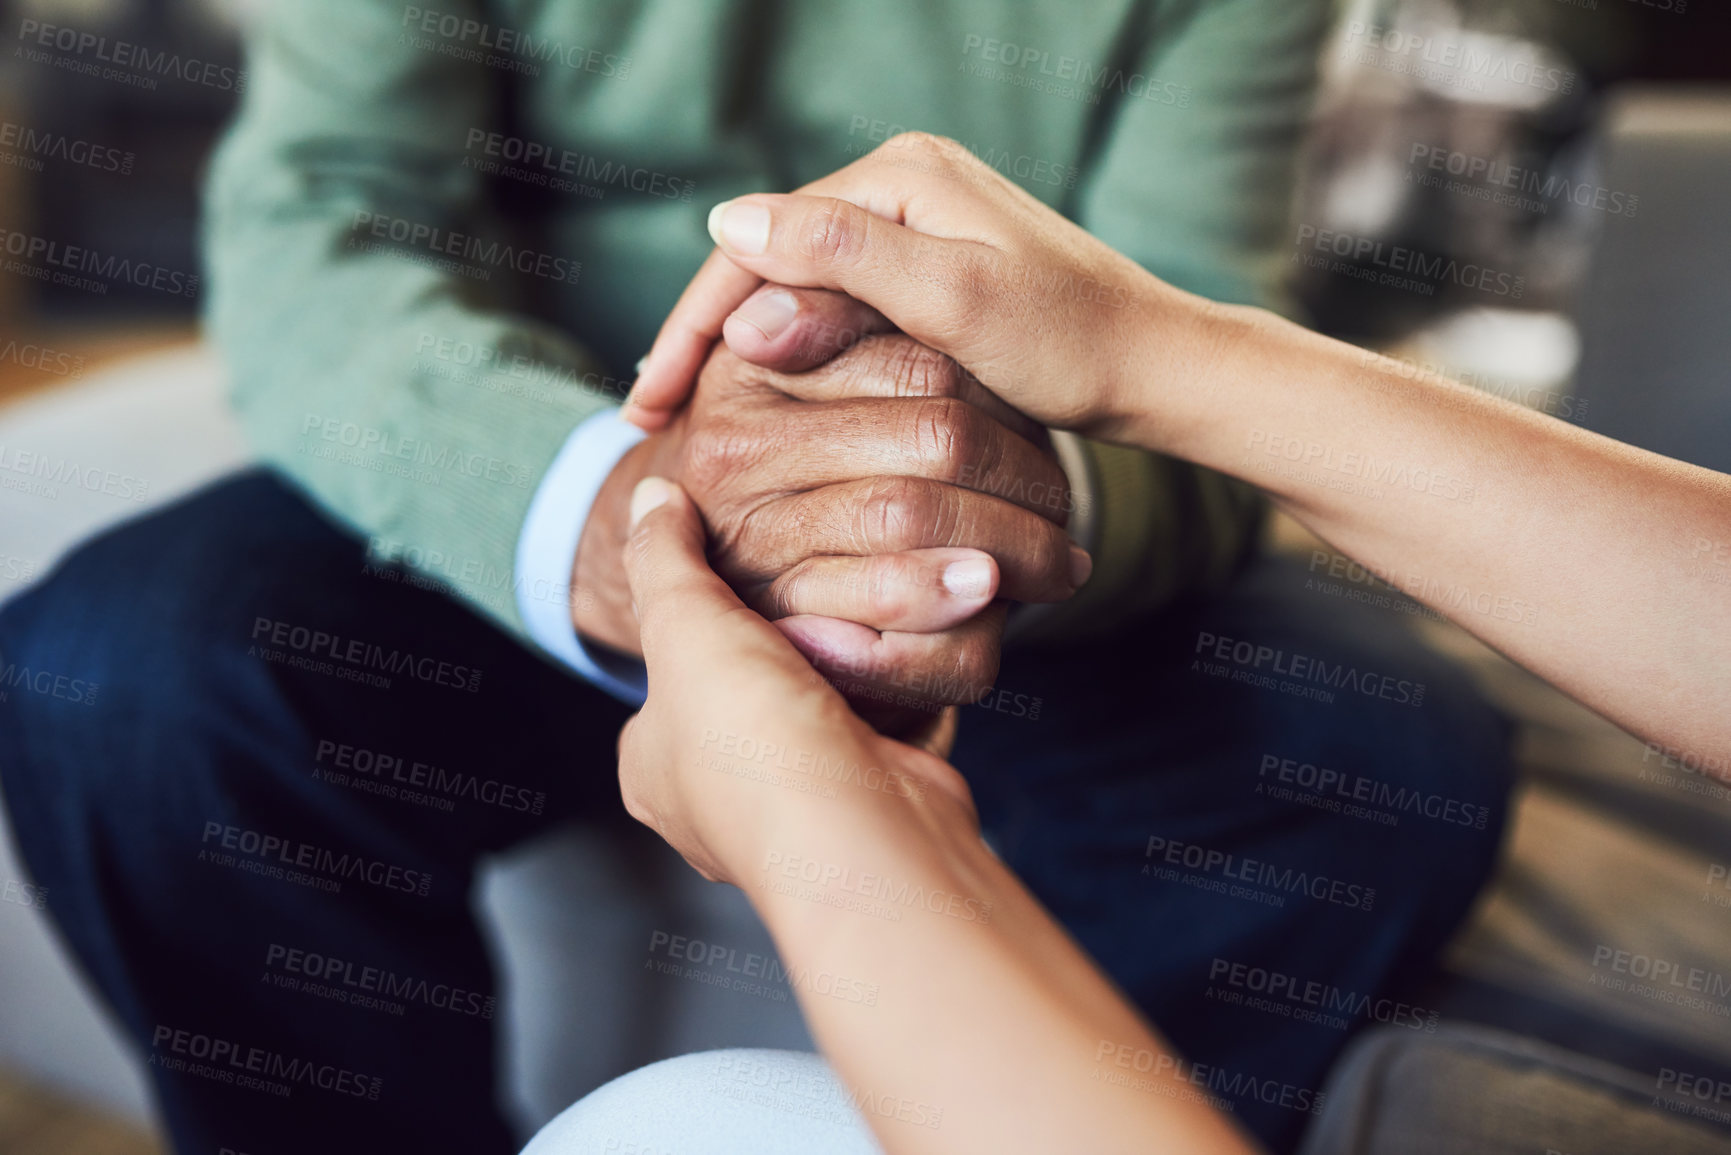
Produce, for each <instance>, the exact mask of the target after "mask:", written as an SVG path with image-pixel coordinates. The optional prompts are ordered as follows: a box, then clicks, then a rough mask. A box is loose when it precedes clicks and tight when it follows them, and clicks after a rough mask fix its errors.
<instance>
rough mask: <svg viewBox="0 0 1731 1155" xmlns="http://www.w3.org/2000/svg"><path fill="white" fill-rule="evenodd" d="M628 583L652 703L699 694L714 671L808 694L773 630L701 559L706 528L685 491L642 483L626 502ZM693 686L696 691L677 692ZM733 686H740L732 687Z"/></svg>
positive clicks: (795, 657) (658, 482) (795, 662)
mask: <svg viewBox="0 0 1731 1155" xmlns="http://www.w3.org/2000/svg"><path fill="white" fill-rule="evenodd" d="M631 522H632V529H631V536H630V537H629V538H628V539H627V540H626V544H625V575H626V579H627V581H628V582H629V583H630V586H631V598H632V602H633V604H634V605H635V608H636V611H637V619H638V623H639V624H640V626H641V629H642V644H643V660H644V662H645V664H646V665H647V666H648V668H649V684H650V696H651V697H654V696H655V695H656V693H657V689H658V687H660V686H662V685H666V684H669V683H672V684H673V685H674V686H675V687H676V690H675V693H674V699H675V700H679V693H678V689H684V688H694V690H695V691H696V692H704V691H705V690H706V689H707V683H708V682H709V681H710V680H712V679H713V678H714V677H715V676H716V675H717V673H718V672H719V671H723V670H725V671H729V672H731V673H733V674H738V673H739V672H740V671H742V670H751V671H752V673H753V676H754V677H757V678H762V677H763V676H767V677H768V678H769V680H770V685H771V686H772V687H773V688H774V689H775V690H776V691H777V692H780V691H786V692H788V693H796V692H799V687H807V688H809V687H810V686H811V677H810V675H811V671H810V669H809V668H808V667H807V665H806V663H805V661H804V660H803V659H801V658H800V656H799V654H798V652H797V651H795V650H794V649H793V647H792V646H790V645H789V644H788V643H787V640H786V638H784V637H783V636H782V635H781V634H780V633H779V632H777V631H776V630H775V628H774V627H772V626H770V625H769V624H768V623H767V622H765V621H764V620H763V619H762V618H761V617H759V616H758V615H757V614H754V613H752V612H751V611H750V610H748V609H747V608H746V607H745V605H744V603H743V602H741V601H740V600H739V597H738V595H736V594H735V593H734V592H733V590H732V589H730V588H729V587H728V585H727V583H726V582H724V581H722V580H721V578H719V577H717V576H716V574H715V571H714V570H712V569H710V567H709V562H708V561H707V559H706V558H705V557H704V531H703V521H702V518H701V517H700V516H699V514H698V512H697V507H696V506H695V505H693V504H692V502H691V498H690V497H689V496H687V495H686V493H685V491H684V490H683V489H681V488H680V487H679V486H677V485H675V484H673V483H672V482H669V481H666V480H664V479H662V478H659V477H649V478H645V479H644V480H643V481H641V482H639V483H638V485H637V488H636V490H635V491H633V493H632V495H631ZM688 680H695V682H696V683H697V686H696V687H689V686H688V685H681V683H687V682H688ZM735 684H738V682H737V679H736V682H735Z"/></svg>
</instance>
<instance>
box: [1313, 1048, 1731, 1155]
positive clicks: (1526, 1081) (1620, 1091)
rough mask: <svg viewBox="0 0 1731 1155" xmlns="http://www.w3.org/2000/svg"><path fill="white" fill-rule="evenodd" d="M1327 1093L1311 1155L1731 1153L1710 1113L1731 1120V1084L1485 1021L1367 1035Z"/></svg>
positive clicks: (1727, 1137) (1728, 1134)
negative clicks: (1605, 1056) (1611, 1057)
mask: <svg viewBox="0 0 1731 1155" xmlns="http://www.w3.org/2000/svg"><path fill="white" fill-rule="evenodd" d="M1661 1080H1664V1081H1665V1082H1666V1084H1667V1086H1665V1087H1661V1086H1660V1085H1659V1084H1660V1082H1661ZM1679 1083H1681V1084H1682V1090H1679V1089H1678V1084H1679ZM1327 1095H1328V1099H1327V1104H1326V1106H1325V1108H1324V1110H1323V1114H1322V1115H1321V1116H1320V1117H1319V1118H1318V1119H1317V1121H1316V1124H1315V1126H1313V1127H1312V1128H1311V1131H1310V1134H1309V1135H1307V1136H1306V1138H1305V1143H1304V1147H1303V1149H1302V1153H1301V1155H1547V1153H1549V1152H1557V1153H1559V1155H1633V1153H1636V1152H1663V1153H1664V1155H1731V1131H1727V1130H1724V1129H1722V1128H1721V1127H1719V1126H1717V1125H1716V1124H1714V1123H1712V1122H1708V1121H1705V1120H1707V1119H1712V1118H1715V1117H1717V1118H1718V1119H1721V1120H1731V1085H1724V1084H1717V1083H1712V1082H1709V1083H1708V1084H1707V1085H1706V1086H1700V1087H1698V1086H1696V1085H1695V1084H1694V1083H1693V1082H1685V1081H1684V1079H1683V1078H1679V1077H1678V1075H1677V1073H1676V1072H1672V1073H1671V1074H1670V1075H1669V1076H1667V1075H1665V1074H1664V1073H1663V1072H1655V1073H1653V1074H1651V1075H1646V1076H1643V1075H1640V1074H1636V1073H1634V1072H1630V1071H1625V1070H1623V1069H1622V1068H1619V1067H1613V1066H1610V1065H1608V1064H1605V1063H1601V1062H1598V1061H1597V1060H1593V1059H1587V1058H1584V1057H1582V1056H1580V1055H1576V1054H1573V1053H1571V1052H1569V1051H1564V1050H1560V1049H1558V1048H1556V1047H1551V1046H1548V1045H1546V1044H1544V1043H1537V1042H1533V1041H1532V1040H1529V1039H1524V1038H1521V1037H1520V1036H1517V1035H1509V1034H1505V1033H1503V1032H1501V1031H1494V1030H1490V1029H1489V1028H1484V1027H1466V1026H1455V1027H1447V1028H1444V1029H1442V1030H1439V1031H1438V1032H1436V1033H1435V1034H1431V1035H1427V1034H1420V1033H1417V1032H1414V1031H1410V1030H1406V1029H1402V1028H1396V1027H1380V1028H1377V1029H1376V1030H1373V1031H1368V1032H1366V1033H1365V1034H1364V1035H1362V1036H1361V1037H1360V1038H1359V1039H1358V1041H1357V1042H1355V1043H1354V1044H1353V1046H1352V1047H1351V1048H1350V1049H1349V1050H1348V1051H1347V1054H1346V1056H1345V1058H1343V1059H1342V1060H1341V1062H1340V1063H1339V1064H1338V1065H1337V1066H1336V1067H1335V1069H1334V1073H1333V1074H1332V1075H1331V1076H1330V1078H1329V1082H1328V1089H1327ZM1719 1095H1724V1096H1725V1098H1724V1099H1722V1100H1718V1101H1716V1097H1717V1096H1719Z"/></svg>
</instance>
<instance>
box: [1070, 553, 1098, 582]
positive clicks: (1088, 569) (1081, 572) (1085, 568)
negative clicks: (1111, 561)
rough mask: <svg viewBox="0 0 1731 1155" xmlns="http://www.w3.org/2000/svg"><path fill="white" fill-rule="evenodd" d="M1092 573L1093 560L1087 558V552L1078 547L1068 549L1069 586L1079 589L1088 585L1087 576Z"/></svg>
mask: <svg viewBox="0 0 1731 1155" xmlns="http://www.w3.org/2000/svg"><path fill="white" fill-rule="evenodd" d="M1093 572H1094V559H1093V558H1091V557H1089V556H1088V551H1087V550H1085V549H1083V548H1082V547H1081V546H1079V545H1073V546H1071V547H1070V584H1071V585H1073V586H1075V587H1076V588H1077V589H1081V588H1082V587H1083V586H1085V585H1087V584H1088V575H1089V574H1091V573H1093Z"/></svg>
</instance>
